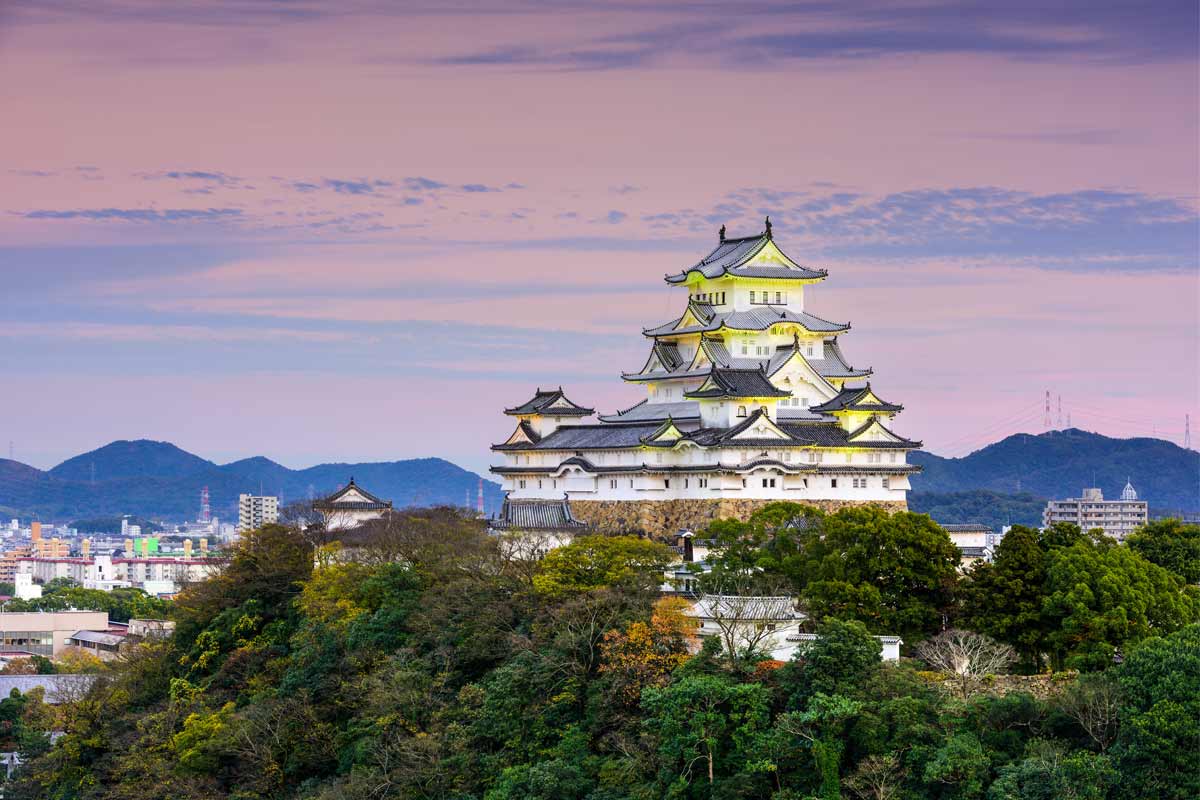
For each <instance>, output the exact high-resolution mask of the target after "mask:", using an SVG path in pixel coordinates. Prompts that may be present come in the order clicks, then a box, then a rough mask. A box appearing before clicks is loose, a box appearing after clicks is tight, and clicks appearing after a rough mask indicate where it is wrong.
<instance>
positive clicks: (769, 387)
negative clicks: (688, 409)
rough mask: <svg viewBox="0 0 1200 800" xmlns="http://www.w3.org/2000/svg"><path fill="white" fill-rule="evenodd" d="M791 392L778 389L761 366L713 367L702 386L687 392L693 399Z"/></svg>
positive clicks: (786, 394) (687, 395) (778, 394)
mask: <svg viewBox="0 0 1200 800" xmlns="http://www.w3.org/2000/svg"><path fill="white" fill-rule="evenodd" d="M790 394H791V393H790V392H785V391H783V390H781V389H776V388H775V386H774V385H773V384H772V383H771V381H770V379H768V378H767V373H766V371H765V370H764V369H763V368H762V367H761V366H760V367H757V368H755V369H730V368H726V367H713V368H712V370H710V371H709V373H708V379H707V380H706V381H705V382H704V383H703V384H701V386H700V388H698V389H696V390H694V391H691V392H687V393H685V394H684V397H689V398H692V399H698V398H705V399H710V398H717V397H729V398H740V397H788V396H789V395H790Z"/></svg>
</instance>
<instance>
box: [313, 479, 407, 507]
mask: <svg viewBox="0 0 1200 800" xmlns="http://www.w3.org/2000/svg"><path fill="white" fill-rule="evenodd" d="M351 490H353V491H356V492H358V493H359V494H361V495H362V496H363V497H364V498H366V500H365V502H364V501H362V500H355V501H353V502H339V501H338V498H340V497H342V496H344V495H345V494H347V493H348V492H350V491H351ZM312 507H313V508H314V509H315V510H317V511H323V510H324V511H329V510H337V511H374V510H382V509H385V508H391V507H392V504H391V502H390V501H387V500H381V499H380V498H378V497H376V496H375V495H373V494H371V493H370V492H368V491H367V490H366V489H364V488H362V487H361V486H358V485H357V484H355V483H354V478H351V479H350V482H349V483H348V484H346V485H345V486H343V487H342V488H341V489H338V490H337V491H336V492H334V493H333V494H331V495H329V496H328V497H325V498H322V499H320V500H317V501H316V502H314V503H313V506H312Z"/></svg>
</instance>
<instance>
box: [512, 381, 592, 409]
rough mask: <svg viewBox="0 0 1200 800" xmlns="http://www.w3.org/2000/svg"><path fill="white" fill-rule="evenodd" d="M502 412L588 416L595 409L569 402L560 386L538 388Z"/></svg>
mask: <svg viewBox="0 0 1200 800" xmlns="http://www.w3.org/2000/svg"><path fill="white" fill-rule="evenodd" d="M504 413H505V414H508V415H510V416H524V415H533V414H546V415H551V416H555V417H588V416H591V415H592V414H594V413H596V409H594V408H584V407H583V406H581V405H578V404H576V403H573V402H571V401H570V400H568V399H567V396H566V395H565V394H564V393H563V390H562V387H561V386H560V387H558V388H557V389H550V390H547V391H542V390H541V389H538V390H537V391H536V392H535V393H534V395H533V397H531V398H530V399H529V400H526V401H525V402H524V403H522V404H521V405H519V406H514V407H513V408H506V409H504Z"/></svg>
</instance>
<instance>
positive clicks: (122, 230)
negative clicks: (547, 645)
mask: <svg viewBox="0 0 1200 800" xmlns="http://www.w3.org/2000/svg"><path fill="white" fill-rule="evenodd" d="M1198 27H1200V23H1198V12H1197V4H1196V3H1195V2H1194V1H1193V0H1185V1H1184V2H1157V3H1154V2H1151V3H1146V2H1125V1H1124V0H1115V1H1114V2H1105V3H1095V2H1094V0H1086V1H1085V0H1060V1H1059V2H1040V1H1039V2H1031V1H1030V0H979V1H978V2H966V3H950V2H937V0H922V1H921V2H857V1H856V0H847V1H845V2H837V3H830V2H827V1H824V0H818V1H816V2H773V0H762V1H761V2H755V0H750V2H745V3H739V4H728V3H715V2H704V1H703V0H697V1H696V2H680V3H670V2H654V0H649V1H648V2H606V1H605V0H600V1H599V2H596V1H590V2H578V3H576V2H569V1H568V2H540V1H539V0H526V1H524V2H520V1H519V2H487V1H486V0H485V1H483V2H472V3H461V2H435V3H419V2H412V3H406V2H393V3H381V2H370V1H368V0H341V2H339V3H336V4H335V3H326V2H310V1H309V0H212V1H211V2H193V1H192V0H174V1H173V2H171V3H159V2H148V1H144V0H124V1H123V2H103V1H102V0H88V2H83V0H28V2H25V1H24V0H7V2H0V120H2V122H3V124H0V143H2V145H3V147H2V148H0V279H2V281H0V309H2V311H0V387H2V388H0V439H3V440H6V441H5V442H4V444H6V445H7V444H8V442H11V443H12V445H11V447H12V453H13V456H14V457H15V458H16V459H17V460H19V461H24V462H26V463H29V464H33V465H34V466H38V467H41V468H47V467H50V466H52V465H54V464H55V463H57V462H59V461H61V460H63V459H65V458H67V457H69V456H71V455H74V454H76V453H79V452H83V451H86V450H89V449H92V448H94V447H98V446H100V445H102V444H104V443H106V442H108V441H111V440H113V439H119V438H151V439H161V440H168V441H172V442H174V443H176V444H178V445H179V446H181V447H183V448H185V449H188V450H191V451H192V452H195V453H197V454H199V455H202V456H204V457H206V458H211V459H213V460H215V461H218V462H224V461H229V460H233V459H237V458H242V457H246V456H251V455H265V456H268V457H270V458H273V459H275V460H277V461H279V462H281V463H283V464H286V465H288V466H292V467H300V466H306V465H309V464H313V463H318V462H328V461H376V460H379V461H381V460H393V459H400V458H411V457H421V456H429V455H436V456H441V457H444V458H448V459H450V460H452V461H455V462H456V463H459V464H461V465H463V466H466V467H468V468H470V469H473V470H483V469H485V468H486V466H487V465H488V464H489V463H491V462H492V457H491V454H490V453H489V451H488V445H489V444H491V443H493V442H498V441H503V439H504V438H506V437H507V435H508V434H509V433H510V428H511V427H512V425H511V419H509V418H507V417H505V416H504V415H503V414H502V413H501V410H502V409H503V408H504V407H505V406H511V405H515V404H518V403H520V402H522V401H524V400H526V399H527V398H528V397H529V396H530V395H531V394H532V392H533V390H534V389H535V388H538V387H547V386H558V385H562V386H563V387H564V388H565V389H566V390H567V392H568V395H569V396H570V397H571V398H572V399H573V400H575V401H577V402H579V403H581V404H585V405H591V406H594V407H596V408H598V409H599V410H601V411H603V412H606V413H608V412H612V411H615V410H617V409H619V408H625V407H627V406H629V405H632V404H633V403H635V402H637V401H638V400H639V399H641V397H643V396H644V390H641V389H639V388H638V387H636V386H631V385H625V384H623V383H622V381H621V380H620V378H619V375H620V373H621V372H622V371H628V370H635V369H637V368H639V367H640V366H641V364H642V363H643V361H644V360H645V356H646V353H647V351H648V347H649V346H648V342H647V340H646V339H645V338H644V337H643V336H642V335H641V330H642V328H644V327H649V326H651V325H656V324H660V323H663V322H666V321H668V320H670V319H672V318H674V317H676V316H678V314H679V312H680V311H681V309H682V305H683V304H684V302H685V294H686V293H685V291H684V290H682V289H672V288H670V287H668V286H666V285H665V284H664V283H663V281H662V277H663V275H664V274H666V273H669V272H675V271H679V270H680V269H682V268H684V267H686V266H688V265H690V264H692V263H694V262H695V261H696V260H698V259H699V258H701V257H702V256H703V255H705V254H706V253H707V252H708V251H709V250H710V249H711V248H712V247H713V246H714V245H715V243H716V239H717V229H718V228H719V227H720V226H721V225H722V224H724V225H727V226H728V229H729V232H730V235H731V236H738V235H749V234H753V233H757V232H759V231H760V230H762V227H763V218H764V217H765V216H766V215H768V214H769V215H770V216H771V219H772V221H773V223H774V233H775V238H776V241H777V242H778V243H779V244H780V245H781V247H782V248H783V250H784V251H785V252H787V253H788V254H789V255H790V256H791V257H792V258H793V259H795V260H797V261H798V262H800V263H803V264H806V265H810V266H813V267H820V268H825V269H828V271H829V278H828V280H826V281H825V282H824V283H822V284H820V285H818V286H816V287H813V288H812V289H810V291H809V292H807V293H806V304H807V307H808V309H809V310H810V311H812V312H814V313H816V314H818V315H820V316H822V317H825V318H827V319H833V320H837V321H849V322H850V323H851V324H852V326H853V327H852V330H851V331H850V333H848V334H846V335H845V336H844V337H843V339H842V346H843V352H844V353H845V354H846V355H847V358H848V359H849V360H850V361H851V362H852V363H854V364H855V365H859V366H870V367H872V368H873V369H874V370H875V375H874V377H873V378H872V385H873V387H874V388H875V389H876V390H877V391H878V392H879V393H880V394H882V395H883V396H884V397H885V398H886V399H888V400H891V401H894V402H900V403H903V404H904V405H905V409H906V410H905V412H904V413H903V414H902V415H901V416H900V417H899V418H898V419H897V421H896V428H897V430H898V431H899V432H901V433H903V434H905V435H907V436H910V437H912V438H916V439H920V440H922V441H924V443H925V445H926V448H927V449H930V450H933V451H934V452H937V453H941V454H943V455H953V456H959V455H963V454H965V453H967V452H970V451H971V450H974V449H976V448H978V447H980V446H982V445H984V444H986V443H988V442H990V441H994V440H996V439H999V438H1001V437H1002V436H1004V435H1007V434H1009V433H1013V432H1018V431H1030V432H1039V431H1042V430H1045V425H1044V419H1043V418H1044V408H1043V406H1044V396H1045V392H1046V391H1050V392H1051V393H1052V406H1053V408H1052V410H1051V416H1052V420H1051V426H1052V427H1058V426H1060V422H1059V415H1058V398H1059V397H1060V396H1061V402H1062V406H1063V412H1062V417H1061V419H1062V422H1061V424H1062V425H1065V424H1066V423H1067V417H1068V416H1069V417H1070V423H1071V424H1072V425H1074V426H1075V427H1082V428H1086V429H1089V430H1096V431H1099V432H1101V433H1106V434H1109V435H1114V436H1133V435H1157V436H1160V437H1163V438H1168V439H1171V440H1173V441H1176V442H1177V443H1178V442H1181V441H1182V435H1183V427H1184V417H1185V415H1188V414H1190V415H1191V417H1192V423H1193V424H1194V425H1196V424H1200V418H1198V416H1197V410H1198V406H1200V402H1198V395H1200V387H1198V384H1200V374H1198V370H1200V367H1198V365H1200V348H1198V339H1200V337H1198V325H1200V315H1198V307H1200V263H1198V255H1197V252H1198V233H1200V225H1198V214H1197V211H1198V194H1200V187H1198V181H1200V178H1198V174H1200V161H1198V154H1197V150H1198V148H1197V141H1200V121H1198V116H1200V111H1198V101H1197V97H1198V90H1200V87H1198V78H1197V75H1198V69H1197V68H1198V66H1200V64H1198V61H1200V59H1198V52H1197V49H1198V45H1197V41H1198V34H1200V30H1198ZM1198 435H1200V434H1198ZM0 455H7V452H5V453H0Z"/></svg>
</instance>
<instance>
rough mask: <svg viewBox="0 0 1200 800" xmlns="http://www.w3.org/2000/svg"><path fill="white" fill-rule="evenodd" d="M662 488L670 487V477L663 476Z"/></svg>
mask: <svg viewBox="0 0 1200 800" xmlns="http://www.w3.org/2000/svg"><path fill="white" fill-rule="evenodd" d="M663 488H664V489H670V488H671V479H670V478H664V479H663Z"/></svg>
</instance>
